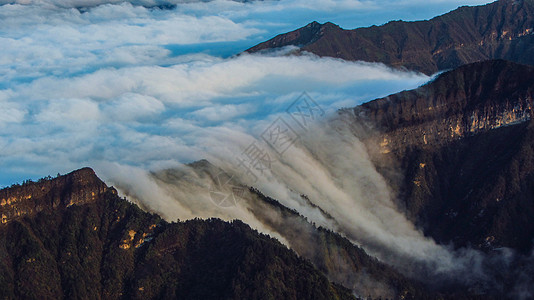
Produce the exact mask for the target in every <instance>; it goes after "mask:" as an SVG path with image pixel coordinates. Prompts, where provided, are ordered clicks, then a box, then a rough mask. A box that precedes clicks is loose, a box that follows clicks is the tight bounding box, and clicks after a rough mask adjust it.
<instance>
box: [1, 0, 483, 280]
mask: <svg viewBox="0 0 534 300" xmlns="http://www.w3.org/2000/svg"><path fill="white" fill-rule="evenodd" d="M408 2H409V1H400V2H399V1H353V0H341V1H331V0H314V1H311V2H309V1H300V0H281V1H261V2H259V1H253V2H246V3H244V2H238V1H220V0H216V1H211V2H210V3H207V2H204V1H174V0H171V1H165V2H161V1H152V0H146V1H145V0H140V1H119V0H118V1H101V0H95V1H90V0H89V1H84V0H76V1H54V0H50V1H46V0H43V1H37V0H35V1H34V0H29V1H1V0H0V4H3V5H0V45H2V46H1V47H2V50H3V51H2V58H0V150H1V151H0V168H1V170H2V172H0V185H2V186H8V185H10V184H12V183H15V182H20V181H22V180H24V179H27V178H29V177H31V178H32V179H36V178H39V177H43V176H46V175H49V174H51V175H55V174H56V173H57V172H61V173H65V172H68V171H70V170H73V169H76V168H79V167H81V166H90V167H92V168H94V169H95V171H96V173H97V174H98V175H99V176H101V177H102V179H104V181H106V182H107V183H108V184H110V185H114V186H116V187H117V189H118V190H119V192H120V194H121V195H123V196H128V198H129V199H131V200H132V201H134V202H136V203H137V204H139V205H140V206H141V207H142V208H144V209H146V210H149V211H152V212H156V213H158V214H160V215H161V216H162V217H164V218H165V219H167V220H172V221H174V220H186V219H192V218H197V217H200V218H210V217H217V218H221V219H223V220H234V219H241V220H244V221H245V222H246V223H247V224H249V225H250V226H251V227H253V228H255V229H258V230H259V231H261V232H263V233H267V234H269V235H271V236H273V237H275V238H277V239H278V240H280V241H281V242H282V243H283V244H285V245H287V246H288V247H291V246H292V243H295V241H291V240H290V239H289V238H287V237H285V236H284V235H283V234H282V233H281V232H280V231H279V230H278V229H277V228H276V226H272V224H267V223H266V222H264V220H262V218H261V217H260V216H259V215H258V213H257V211H258V210H259V208H258V207H259V206H258V201H260V200H259V198H258V195H257V194H254V193H253V192H251V191H250V190H249V188H250V187H253V188H255V189H257V190H258V191H260V192H261V193H264V194H265V195H267V196H269V197H272V198H274V199H276V200H277V201H279V202H280V203H281V204H282V205H284V206H286V207H287V208H289V209H293V210H294V211H296V212H298V213H299V214H301V215H302V216H304V217H305V218H306V219H307V220H308V221H310V222H312V223H314V224H315V225H317V226H322V227H324V228H327V229H330V230H332V231H335V232H338V233H340V234H342V235H343V236H344V237H346V238H347V239H349V240H350V241H351V242H352V243H354V244H355V245H359V246H361V247H362V248H363V249H365V250H366V251H367V252H368V253H369V254H371V255H373V256H376V257H377V258H378V259H379V260H380V261H383V262H386V263H388V264H390V265H392V266H394V267H395V268H396V269H398V270H400V271H401V272H403V274H407V275H409V276H411V277H415V278H418V279H424V278H423V277H424V276H427V275H428V276H430V277H429V278H427V280H436V279H443V280H444V281H454V280H456V281H460V280H464V278H463V277H462V278H452V277H454V274H458V273H462V274H465V276H469V278H470V279H471V280H473V281H474V282H477V283H482V284H489V283H490V282H492V278H486V277H487V276H488V275H487V273H486V269H485V267H484V264H486V262H487V261H488V258H487V257H484V256H483V255H482V254H480V253H479V252H477V251H472V250H469V249H467V250H466V249H463V250H460V251H453V250H451V249H450V248H449V247H446V246H443V245H438V244H436V243H435V242H434V241H433V240H432V239H430V238H427V237H425V236H424V235H423V233H422V232H421V231H420V230H419V229H417V228H416V227H415V226H414V225H413V224H412V223H411V222H410V221H409V220H408V219H407V217H406V216H405V214H404V213H403V212H402V211H401V210H400V209H399V208H398V207H397V205H396V203H395V199H394V195H393V194H392V191H391V188H390V187H389V186H388V184H387V183H386V181H385V179H384V178H383V177H382V176H381V175H380V174H379V173H378V172H377V170H376V169H375V166H374V165H373V163H372V162H371V160H370V158H369V157H370V153H368V149H367V147H366V146H365V145H364V144H363V143H362V142H361V141H360V139H359V138H358V134H359V132H357V131H355V130H354V128H351V126H350V124H348V123H347V122H345V120H344V119H343V118H341V117H340V116H339V115H338V113H337V111H338V110H339V109H341V108H344V107H353V106H356V105H358V104H361V103H363V102H366V101H369V100H373V99H375V98H379V97H384V96H386V95H389V94H392V93H396V92H399V91H402V90H408V89H413V88H416V87H418V86H420V85H422V84H424V83H426V82H428V81H429V80H430V79H431V77H429V76H426V75H424V74H420V73H415V72H408V71H402V70H397V69H391V68H389V67H387V66H385V65H383V64H377V63H365V62H347V61H343V60H340V59H334V58H320V57H317V56H314V55H311V54H306V53H304V54H303V55H299V56H290V55H287V54H288V53H289V52H291V51H292V50H294V49H293V48H284V49H281V50H279V51H275V52H271V53H263V54H241V52H242V51H243V50H245V49H247V48H248V47H250V46H252V45H254V44H256V43H257V42H260V41H263V40H265V39H267V38H270V37H272V36H274V35H276V34H278V33H281V32H284V31H287V30H290V29H295V28H297V27H299V26H302V25H305V24H306V23H308V22H311V21H314V20H318V21H321V22H323V21H334V22H336V23H339V24H341V25H342V26H349V27H351V26H352V27H355V26H363V25H365V26H368V25H373V24H376V23H381V22H383V21H384V22H385V21H387V20H390V19H398V18H407V19H417V18H428V17H431V16H433V15H435V14H436V13H438V12H445V11H447V10H449V9H452V8H455V7H456V6H457V5H458V4H483V3H487V2H488V1H467V3H466V2H461V1H439V0H436V1H425V2H423V1H412V2H409V3H408ZM414 7H423V8H422V9H421V10H420V12H414V11H415V10H414V9H413V8H414ZM296 12H299V13H296ZM336 18H337V19H336ZM303 92H305V93H303ZM303 99H304V100H303ZM302 101H304V102H302ZM304 104H305V105H307V106H306V107H305V109H308V111H305V112H304V113H303V112H302V111H301V109H302V106H300V107H297V106H299V105H304ZM308 113H309V114H311V115H313V116H312V117H311V118H309V119H307V120H306V121H304V119H299V117H303V114H304V115H306V114H308ZM314 113H315V115H314ZM308 117H309V116H308ZM281 133H284V134H285V137H282V136H280V134H281ZM284 139H285V140H284ZM252 160H254V161H252ZM221 174H223V175H225V176H228V179H229V180H228V181H224V182H222V187H221V181H220V178H219V177H218V176H220V175H221ZM221 188H222V189H223V191H222V192H223V196H224V193H230V194H232V198H230V199H223V200H221V199H216V198H215V197H217V196H216V195H220V193H219V192H220V189H221ZM217 193H219V194H217ZM234 193H236V194H235V195H234ZM227 200H230V201H231V203H230V205H227V204H228V203H224V205H223V202H221V201H227ZM262 213H264V214H266V215H267V214H270V213H272V212H271V211H268V210H264V211H263V212H262ZM273 218H275V216H274V215H273ZM284 221H285V220H280V224H282V225H284V224H285V223H283V222H284ZM282 225H280V226H282ZM310 247H313V245H310ZM489 277H491V276H489Z"/></svg>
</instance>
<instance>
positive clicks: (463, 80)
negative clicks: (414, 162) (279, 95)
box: [354, 60, 534, 153]
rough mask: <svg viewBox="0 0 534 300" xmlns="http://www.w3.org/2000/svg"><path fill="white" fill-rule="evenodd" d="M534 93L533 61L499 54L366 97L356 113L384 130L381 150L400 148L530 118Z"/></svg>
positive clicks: (442, 141) (448, 139)
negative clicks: (418, 83)
mask: <svg viewBox="0 0 534 300" xmlns="http://www.w3.org/2000/svg"><path fill="white" fill-rule="evenodd" d="M533 96H534V68H533V67H530V66H525V65H519V64H515V63H511V62H507V61H503V60H494V61H486V62H482V63H474V64H470V65H466V66H462V67H460V68H458V69H455V70H453V71H449V72H446V73H444V74H442V75H440V76H439V77H438V78H436V79H435V80H434V81H433V82H430V83H429V84H426V85H424V86H422V87H420V88H418V89H415V90H411V91H405V92H401V93H398V94H395V95H391V96H388V97H386V98H383V99H378V100H375V101H371V102H368V103H365V104H363V105H361V106H358V107H356V108H355V109H354V114H355V115H356V116H364V117H365V119H366V120H367V121H368V124H367V126H372V127H374V129H377V130H379V131H380V133H381V135H380V138H379V139H380V140H377V141H376V143H377V144H379V145H380V151H381V152H383V153H387V152H391V151H395V152H399V151H403V150H404V149H407V148H410V147H414V146H423V145H429V146H439V145H442V144H446V143H449V142H451V141H454V140H458V139H461V138H464V137H467V136H472V135H476V134H479V133H483V132H487V131H489V130H492V129H496V128H500V127H503V126H509V125H514V124H519V123H523V122H525V121H528V120H530V119H531V117H532V113H533V111H532V107H533ZM374 138H378V137H374Z"/></svg>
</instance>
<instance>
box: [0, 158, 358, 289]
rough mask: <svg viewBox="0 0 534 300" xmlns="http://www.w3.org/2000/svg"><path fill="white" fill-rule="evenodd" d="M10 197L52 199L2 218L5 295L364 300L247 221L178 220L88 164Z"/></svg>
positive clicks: (19, 201) (1, 285)
mask: <svg viewBox="0 0 534 300" xmlns="http://www.w3.org/2000/svg"><path fill="white" fill-rule="evenodd" d="M49 187H50V188H49ZM30 191H31V192H35V193H36V194H35V195H36V196H33V195H32V197H28V198H26V197H22V198H18V197H19V195H26V196H27V195H28V194H29V192H30ZM93 193H94V194H93ZM0 195H2V197H6V196H7V199H11V200H10V204H7V201H6V206H7V205H9V206H10V208H9V209H13V207H11V206H19V205H22V206H24V207H25V208H32V207H33V208H35V207H37V206H39V205H42V207H41V209H39V210H37V209H32V210H29V209H28V210H27V211H26V212H25V213H24V214H20V215H16V216H14V217H11V218H10V219H9V220H6V222H5V223H4V224H2V225H0V269H1V270H2V272H0V295H2V298H3V299H20V298H23V299H63V298H68V299H76V298H81V299H102V298H105V299H156V298H157V299H242V298H246V299H266V298H274V299H281V298H286V299H355V297H354V296H352V294H351V292H350V291H349V290H348V289H346V288H344V287H342V286H340V285H337V284H333V283H331V282H329V281H328V280H327V278H326V277H325V276H324V275H323V274H322V273H321V272H319V271H318V270H317V269H315V268H314V267H313V266H312V265H311V264H310V263H309V262H307V261H305V260H304V259H302V258H299V257H298V256H297V255H296V254H295V253H294V252H292V251H291V250H289V249H287V248H286V247H285V246H283V245H282V244H280V243H279V242H278V241H276V240H274V239H272V238H270V237H268V236H266V235H263V234H260V233H258V232H257V231H255V230H252V229H251V228H250V227H249V226H248V225H246V224H244V223H243V222H240V221H233V222H223V221H221V220H216V219H208V220H200V219H195V220H189V221H186V222H178V223H168V222H166V221H164V220H162V219H161V218H160V217H159V216H157V215H154V214H150V213H147V212H143V211H142V210H141V209H140V208H139V207H137V206H136V205H134V204H132V203H129V202H128V201H126V200H125V199H123V198H120V197H119V196H118V195H117V192H116V190H115V189H113V188H109V187H107V186H106V185H105V183H103V182H102V181H100V180H99V179H98V177H97V176H96V174H95V173H94V172H93V171H92V170H91V169H88V168H84V169H81V170H78V171H74V172H72V173H69V174H67V175H64V176H59V177H57V178H54V179H52V178H49V179H44V180H40V181H39V182H37V183H31V182H29V183H26V184H24V185H22V186H19V185H15V186H13V187H11V188H7V189H4V190H2V191H0ZM12 199H15V201H14V202H13V200H12ZM32 205H33V206H32ZM4 209H5V208H4Z"/></svg>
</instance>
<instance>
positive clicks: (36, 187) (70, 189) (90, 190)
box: [0, 168, 116, 224]
mask: <svg viewBox="0 0 534 300" xmlns="http://www.w3.org/2000/svg"><path fill="white" fill-rule="evenodd" d="M107 191H111V192H113V193H116V191H115V189H113V188H109V187H108V186H107V185H106V184H105V183H104V182H103V181H102V180H100V178H98V176H97V175H96V174H95V172H94V171H93V170H92V169H91V168H82V169H79V170H76V171H73V172H71V173H69V174H66V175H62V176H58V177H56V178H52V177H50V176H49V177H47V178H43V179H40V180H39V181H37V182H32V181H29V182H26V183H24V184H22V185H13V186H11V187H8V188H5V189H2V190H0V217H1V224H6V223H8V222H10V221H12V220H14V219H17V218H22V217H25V216H32V215H34V214H36V213H38V212H40V211H43V210H49V209H62V208H65V207H69V206H71V205H78V204H83V203H88V202H94V201H96V200H97V199H99V198H100V197H101V196H102V195H103V194H104V193H105V192H107Z"/></svg>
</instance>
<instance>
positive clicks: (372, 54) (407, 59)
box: [247, 0, 534, 74]
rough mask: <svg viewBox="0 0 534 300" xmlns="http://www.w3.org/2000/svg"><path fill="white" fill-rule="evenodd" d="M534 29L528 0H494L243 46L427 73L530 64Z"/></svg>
mask: <svg viewBox="0 0 534 300" xmlns="http://www.w3.org/2000/svg"><path fill="white" fill-rule="evenodd" d="M533 32H534V1H533V0H499V1H496V2H494V3H491V4H487V5H483V6H476V7H460V8H458V9H456V10H454V11H452V12H450V13H447V14H445V15H442V16H439V17H436V18H433V19H431V20H428V21H417V22H403V21H393V22H389V23H387V24H385V25H382V26H372V27H368V28H358V29H353V30H345V29H342V28H340V27H339V26H337V25H335V24H332V23H325V24H319V23H317V22H313V23H310V24H308V25H307V26H305V27H302V28H300V29H297V30H295V31H293V32H290V33H286V34H281V35H278V36H276V37H274V38H273V39H271V40H269V41H266V42H264V43H261V44H259V45H256V46H254V47H252V48H250V49H248V50H247V51H248V52H251V53H252V52H258V51H262V50H265V49H272V48H278V47H283V46H289V45H292V46H298V47H299V48H300V51H307V52H311V53H314V54H316V55H319V56H330V57H337V58H342V59H346V60H362V61H368V62H382V63H385V64H387V65H390V66H394V67H404V68H407V69H410V70H416V71H420V72H423V73H426V74H432V73H435V72H437V71H439V70H446V69H452V68H456V67H459V66H461V65H463V64H466V63H472V62H477V61H482V60H487V59H506V60H511V61H515V62H519V63H523V64H534V56H532V55H531V54H532V53H533V51H534V35H532V33H533Z"/></svg>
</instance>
